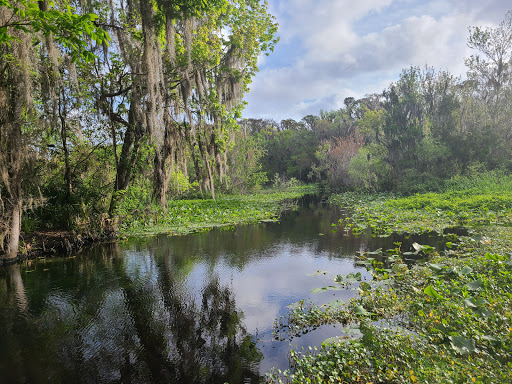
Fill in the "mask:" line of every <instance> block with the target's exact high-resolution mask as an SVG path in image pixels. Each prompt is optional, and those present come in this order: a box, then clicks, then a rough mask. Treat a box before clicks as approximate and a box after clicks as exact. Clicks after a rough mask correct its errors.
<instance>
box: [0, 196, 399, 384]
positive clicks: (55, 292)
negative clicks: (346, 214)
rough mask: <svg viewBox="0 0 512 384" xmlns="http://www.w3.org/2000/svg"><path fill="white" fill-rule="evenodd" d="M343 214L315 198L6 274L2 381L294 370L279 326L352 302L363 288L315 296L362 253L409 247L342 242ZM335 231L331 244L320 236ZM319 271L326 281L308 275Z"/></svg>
mask: <svg viewBox="0 0 512 384" xmlns="http://www.w3.org/2000/svg"><path fill="white" fill-rule="evenodd" d="M340 216H341V213H340V212H339V210H338V209H337V208H336V207H332V206H328V205H326V204H322V203H320V202H319V200H317V199H304V200H302V201H300V202H299V208H298V209H297V210H296V211H291V212H288V213H286V214H285V215H284V217H283V219H282V221H281V223H263V224H258V225H251V226H239V227H236V228H235V229H234V230H212V231H210V232H207V233H200V234H193V235H187V236H181V237H168V236H160V237H155V238H151V239H147V240H140V241H131V242H129V243H123V244H107V245H101V246H97V247H94V248H93V249H90V250H88V251H87V252H82V253H80V254H79V255H76V256H75V257H73V258H66V259H48V260H41V261H33V262H30V263H28V264H24V265H22V266H11V267H9V268H5V269H0V329H1V333H0V383H10V382H13V383H14V382H20V383H71V382H73V383H201V382H205V383H224V382H229V383H232V384H233V383H241V382H247V383H250V382H259V380H260V378H261V376H262V375H263V374H264V372H265V371H266V370H268V369H270V368H272V367H274V366H277V367H279V368H281V369H285V368H287V367H288V359H287V355H288V352H289V350H290V348H292V347H294V346H295V347H299V348H300V347H301V346H303V345H311V344H315V345H319V344H320V343H321V342H322V341H323V340H325V339H326V338H328V337H331V336H335V335H336V334H339V333H340V332H341V329H340V328H336V327H334V326H324V327H321V328H319V329H317V330H315V331H313V332H311V333H308V334H306V335H303V336H302V337H298V338H294V339H292V340H291V341H276V340H274V338H273V335H272V331H273V324H274V320H275V319H276V318H277V317H279V316H280V315H284V314H286V312H287V308H286V306H287V305H289V304H291V303H293V302H296V301H299V300H301V299H303V298H306V299H311V300H313V301H314V302H317V303H326V302H328V301H330V300H333V299H341V300H345V301H348V300H349V299H350V298H351V297H354V296H355V295H356V292H355V290H345V291H326V292H322V293H320V294H312V293H310V290H311V289H313V288H317V287H323V286H326V285H331V284H332V279H333V277H334V276H335V275H336V274H347V273H349V272H353V271H360V272H361V273H362V274H363V275H364V276H367V277H368V278H369V276H368V274H367V272H366V271H365V270H364V269H362V268H360V267H357V266H356V265H355V259H354V255H355V254H356V252H357V251H360V250H361V251H365V250H374V249H376V248H379V247H383V248H384V249H386V248H391V247H393V241H396V240H397V238H386V239H379V238H371V237H364V236H362V237H359V238H357V237H355V236H353V235H349V234H347V233H345V232H344V231H338V232H336V233H333V232H332V231H331V229H332V227H331V223H333V222H337V220H338V219H339V217H340ZM320 234H323V235H320ZM317 270H326V271H329V273H328V274H326V275H319V276H308V274H311V273H314V272H316V271H317Z"/></svg>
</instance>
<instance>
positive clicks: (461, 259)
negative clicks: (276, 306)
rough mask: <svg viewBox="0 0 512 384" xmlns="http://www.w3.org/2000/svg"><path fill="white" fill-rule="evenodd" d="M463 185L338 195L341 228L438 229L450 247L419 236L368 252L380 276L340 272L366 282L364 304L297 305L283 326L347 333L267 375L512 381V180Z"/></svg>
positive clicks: (378, 232) (381, 232) (287, 332)
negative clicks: (335, 326) (346, 209)
mask: <svg viewBox="0 0 512 384" xmlns="http://www.w3.org/2000/svg"><path fill="white" fill-rule="evenodd" d="M485 179H487V183H486V182H485V181H486V180H485ZM459 181H460V182H461V183H460V184H457V183H454V184H453V185H452V186H451V188H449V189H446V190H445V191H444V192H442V193H438V194H434V193H429V194H420V195H414V196H409V197H395V198H390V196H389V195H387V196H383V195H373V196H371V195H368V196H358V195H355V194H343V195H338V196H333V197H332V199H331V200H332V201H337V202H338V203H339V204H341V205H343V206H351V207H352V212H353V214H352V216H349V217H348V218H343V219H342V220H341V221H340V225H349V226H350V227H351V229H352V230H354V231H355V232H356V233H357V232H359V231H361V230H363V229H366V228H371V230H372V231H373V234H374V235H375V236H387V235H388V234H389V233H391V232H400V233H418V232H429V231H438V232H439V233H440V234H442V236H444V240H445V241H444V244H445V245H444V247H443V249H434V248H433V247H430V246H425V245H421V244H417V243H415V244H413V247H412V249H410V250H408V249H402V244H401V243H399V242H397V243H396V244H395V245H396V247H395V248H393V249H390V250H377V251H375V252H369V253H362V254H361V255H360V256H359V262H360V263H361V264H363V265H365V266H366V267H367V269H368V270H369V271H370V273H371V274H372V276H373V279H372V280H371V281H358V280H361V279H360V278H358V277H356V276H339V275H338V276H336V277H335V278H334V284H338V283H344V284H346V286H348V287H351V288H352V289H357V290H358V291H359V296H358V297H357V298H356V299H353V300H351V301H350V302H349V303H347V304H346V305H342V306H340V307H339V308H338V309H332V308H331V306H329V305H325V306H318V305H315V304H312V303H309V304H307V305H301V306H294V307H293V308H292V309H291V310H290V312H289V314H288V316H286V317H285V318H282V319H279V321H278V322H277V325H276V334H278V335H279V337H281V338H286V337H288V338H289V337H292V336H296V335H299V334H300V331H301V330H308V329H311V328H315V327H316V326H318V325H321V324H324V323H332V322H338V323H340V324H341V325H342V326H343V333H342V334H340V337H337V338H332V339H328V340H326V341H324V343H322V345H321V346H319V347H311V348H310V349H309V350H305V351H292V352H291V354H290V362H291V367H292V368H291V369H290V370H288V371H285V372H280V371H273V372H270V373H269V374H268V376H267V379H268V381H269V382H278V383H282V382H296V383H299V382H300V383H303V382H304V383H307V382H314V383H327V382H331V383H338V382H343V383H353V382H365V383H367V382H374V383H383V382H385V383H505V382H511V381H512V354H511V348H512V310H511V308H512V256H511V254H512V197H511V196H510V193H509V191H510V189H509V186H510V181H511V179H510V177H508V178H507V177H505V178H503V179H501V181H500V180H497V179H495V178H494V177H493V175H483V176H481V177H480V178H478V180H477V179H475V180H473V181H471V180H459ZM462 181H463V182H462ZM478 185H479V186H480V187H475V186H478ZM459 225H464V226H465V227H466V229H467V231H466V232H465V236H460V235H457V234H456V233H454V232H457V231H455V230H454V229H453V227H454V226H459ZM411 258H414V259H416V260H419V261H417V262H416V263H411V262H410V261H409V260H408V259H411ZM347 281H348V283H347ZM354 329H357V330H358V332H356V333H355V335H354V332H353V330H354Z"/></svg>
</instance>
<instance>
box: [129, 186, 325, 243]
mask: <svg viewBox="0 0 512 384" xmlns="http://www.w3.org/2000/svg"><path fill="white" fill-rule="evenodd" d="M314 192H316V186H314V185H310V186H295V187H292V188H288V189H286V190H267V191H266V193H263V192H260V193H256V194H249V195H226V196H219V197H217V199H215V200H213V199H195V200H173V201H170V202H169V206H168V209H167V210H164V209H162V208H161V207H160V206H159V205H157V204H154V205H150V206H146V205H144V204H141V205H140V206H139V205H138V204H137V202H135V201H134V202H133V206H130V207H125V209H123V210H122V211H121V212H120V213H121V218H122V223H124V224H123V225H122V227H121V228H120V233H121V236H125V237H126V236H141V235H151V234H156V233H169V234H172V235H183V234H187V233H193V232H200V231H205V230H209V229H211V228H213V227H231V226H234V225H237V224H250V223H258V222H262V221H277V220H278V219H279V216H280V214H281V212H282V211H283V210H286V209H289V208H290V207H293V205H294V204H295V203H296V200H297V199H298V198H299V197H301V196H303V195H304V194H306V193H314Z"/></svg>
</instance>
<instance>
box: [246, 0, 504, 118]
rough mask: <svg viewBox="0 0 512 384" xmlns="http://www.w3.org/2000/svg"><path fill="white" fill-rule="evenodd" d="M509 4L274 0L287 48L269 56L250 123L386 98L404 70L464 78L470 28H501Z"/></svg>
mask: <svg viewBox="0 0 512 384" xmlns="http://www.w3.org/2000/svg"><path fill="white" fill-rule="evenodd" d="M510 9H512V4H510V3H509V2H508V1H504V0H465V1H464V0H443V1H441V0H428V1H418V0H356V1H354V0H269V12H270V13H271V14H272V15H274V16H275V17H276V20H277V22H278V23H279V31H278V35H279V37H280V39H281V41H280V42H279V43H278V45H277V46H276V49H275V52H274V53H271V54H270V56H262V57H261V60H260V72H258V73H257V74H256V77H255V78H254V80H253V82H252V84H251V86H250V88H251V91H250V92H249V94H248V95H247V96H246V97H245V100H246V101H247V102H248V103H249V104H248V106H247V107H246V109H245V112H244V117H255V118H273V119H275V120H276V121H280V120H282V119H285V118H293V119H296V120H300V119H301V118H302V117H304V116H306V115H308V114H315V115H318V114H319V112H320V110H321V109H323V110H328V111H329V110H334V109H339V108H340V107H342V106H343V100H344V99H345V98H346V97H349V96H350V97H355V98H360V97H363V96H364V95H366V94H370V93H380V92H382V90H383V89H384V88H386V87H387V86H388V85H389V84H390V83H391V82H392V81H395V80H397V79H398V76H399V74H400V72H401V71H402V69H404V68H408V67H410V66H411V65H412V66H419V67H424V66H425V65H428V66H432V67H434V68H436V69H440V70H448V71H449V72H451V73H452V74H454V75H458V76H464V74H465V66H464V58H465V57H469V56H470V55H471V53H472V52H471V50H470V49H469V48H468V47H467V44H466V42H467V38H468V36H469V32H468V27H470V26H491V27H492V26H497V25H498V24H499V23H500V22H501V21H502V20H503V19H504V18H505V14H506V12H507V11H508V10H510Z"/></svg>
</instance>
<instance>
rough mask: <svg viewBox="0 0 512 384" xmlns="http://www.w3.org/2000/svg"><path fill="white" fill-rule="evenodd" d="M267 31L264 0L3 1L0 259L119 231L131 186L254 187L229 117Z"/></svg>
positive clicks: (159, 197) (182, 189)
mask: <svg viewBox="0 0 512 384" xmlns="http://www.w3.org/2000/svg"><path fill="white" fill-rule="evenodd" d="M276 30H277V24H275V22H274V20H273V17H272V16H271V15H269V14H268V13H267V4H266V3H265V2H260V1H259V0H194V1H190V0H183V1H174V2H165V1H159V0H155V1H138V0H126V1H121V2H114V3H113V2H110V1H93V2H90V1H85V2H75V1H73V0H71V1H67V0H62V1H57V2H53V1H32V0H23V1H17V2H14V1H9V0H3V1H0V54H1V55H0V107H1V110H2V111H1V113H0V149H1V151H0V174H1V179H0V180H1V181H0V257H6V258H14V257H15V256H16V253H17V252H18V239H19V236H20V231H21V230H25V231H31V230H34V229H40V230H41V229H43V230H44V229H48V228H51V229H65V230H76V231H81V232H84V231H85V232H96V233H99V232H103V233H105V232H112V231H115V230H116V229H117V226H118V225H119V224H120V223H119V213H120V210H121V211H122V210H124V211H126V210H127V209H128V207H129V205H128V206H127V205H125V206H123V201H124V198H125V197H126V196H130V195H141V194H142V195H144V196H145V197H148V198H149V199H143V200H144V201H147V200H150V201H151V202H156V203H157V204H159V205H160V206H161V207H162V209H164V210H165V209H166V206H167V201H168V199H172V198H176V197H180V196H181V195H184V194H188V193H192V194H196V195H200V196H205V197H212V198H215V192H216V190H217V189H221V190H222V191H242V192H245V191H249V190H251V189H254V188H258V187H259V185H260V184H261V182H263V181H265V175H264V174H262V173H261V170H260V169H259V166H258V159H259V158H260V157H261V154H262V152H261V150H258V149H254V148H252V147H251V143H252V142H253V141H252V138H245V139H243V140H242V139H241V138H240V134H239V133H237V130H238V125H237V123H236V119H237V118H239V117H240V113H241V110H242V109H243V106H244V102H243V100H242V98H243V95H244V93H245V92H247V91H248V89H249V88H248V87H249V83H250V82H251V79H252V77H253V76H254V74H255V72H256V71H257V70H258V68H257V59H258V56H260V55H262V54H265V53H266V54H268V52H270V51H272V50H273V47H274V45H275V43H276V42H277V38H276V37H275V33H276ZM237 135H238V136H237ZM235 140H237V141H239V142H241V143H243V145H241V146H240V147H237V148H236V151H235V150H232V151H230V149H233V148H234V147H233V142H234V141H235ZM228 152H230V153H229V155H228ZM239 164H240V165H239ZM238 166H240V167H242V166H244V167H246V170H245V173H243V172H242V171H241V170H240V169H237V167H238Z"/></svg>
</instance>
